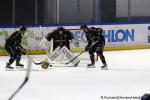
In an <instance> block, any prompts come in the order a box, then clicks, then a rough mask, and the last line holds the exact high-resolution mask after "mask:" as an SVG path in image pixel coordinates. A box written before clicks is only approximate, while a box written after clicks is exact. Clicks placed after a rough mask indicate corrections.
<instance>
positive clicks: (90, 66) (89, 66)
mask: <svg viewBox="0 0 150 100" xmlns="http://www.w3.org/2000/svg"><path fill="white" fill-rule="evenodd" d="M87 68H95V65H93V66H87Z"/></svg>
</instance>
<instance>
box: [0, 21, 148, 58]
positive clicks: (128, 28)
mask: <svg viewBox="0 0 150 100" xmlns="http://www.w3.org/2000/svg"><path fill="white" fill-rule="evenodd" d="M59 26H63V27H65V28H67V29H69V30H70V31H71V32H72V33H73V34H74V36H75V38H76V40H78V42H79V43H80V47H79V48H77V47H75V46H74V45H73V44H72V43H71V50H72V51H76V52H79V51H81V50H83V49H84V47H85V46H86V44H87V41H86V38H85V33H84V32H83V31H81V30H80V25H59ZM59 26H58V25H44V26H42V25H36V26H28V31H27V32H26V34H25V36H24V37H23V40H22V45H23V46H24V47H25V48H26V49H27V50H28V52H29V53H30V54H42V53H45V51H44V50H41V48H40V47H39V43H40V41H41V39H42V37H43V36H45V35H46V34H47V33H49V32H51V31H53V29H56V28H57V27H59ZM88 26H89V27H101V28H103V29H104V31H103V35H104V36H105V41H106V47H105V50H128V49H146V48H150V44H149V43H150V23H130V24H129V23H118V24H116V23H115V24H97V25H88ZM16 30H18V27H17V26H13V27H1V28H0V55H6V52H5V49H4V44H5V39H6V38H7V37H9V36H10V34H12V33H13V32H14V31H16Z"/></svg>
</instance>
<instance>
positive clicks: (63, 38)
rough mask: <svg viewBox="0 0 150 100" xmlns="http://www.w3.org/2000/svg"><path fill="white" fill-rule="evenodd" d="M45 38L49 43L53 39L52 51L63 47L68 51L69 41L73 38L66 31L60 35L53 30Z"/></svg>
mask: <svg viewBox="0 0 150 100" xmlns="http://www.w3.org/2000/svg"><path fill="white" fill-rule="evenodd" d="M46 38H47V40H48V41H50V40H51V39H52V38H53V49H55V48H57V47H58V46H64V45H65V46H66V47H67V48H68V49H70V46H69V41H70V40H72V39H73V38H74V37H73V34H72V33H71V32H70V31H68V30H64V31H63V34H62V35H60V34H59V33H58V31H57V30H55V31H53V32H51V33H48V34H47V36H46Z"/></svg>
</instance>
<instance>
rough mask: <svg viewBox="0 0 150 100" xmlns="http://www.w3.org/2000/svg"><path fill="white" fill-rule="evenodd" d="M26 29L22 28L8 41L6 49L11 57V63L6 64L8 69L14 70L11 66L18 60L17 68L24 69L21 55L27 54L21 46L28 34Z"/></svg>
mask: <svg viewBox="0 0 150 100" xmlns="http://www.w3.org/2000/svg"><path fill="white" fill-rule="evenodd" d="M26 30H27V29H26V27H25V26H21V27H20V29H19V31H15V32H14V33H13V34H11V36H10V37H9V38H8V39H6V44H5V49H6V51H7V52H8V53H9V55H10V59H9V62H8V63H7V64H6V68H8V69H14V68H13V67H11V66H10V65H11V64H12V63H13V62H14V61H15V60H16V66H18V67H19V68H23V66H24V65H23V64H21V63H20V60H21V55H22V54H26V50H25V49H24V48H23V47H22V46H21V40H22V36H23V35H24V33H25V32H26Z"/></svg>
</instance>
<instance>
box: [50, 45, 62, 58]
mask: <svg viewBox="0 0 150 100" xmlns="http://www.w3.org/2000/svg"><path fill="white" fill-rule="evenodd" d="M60 49H61V47H60V46H58V47H57V48H56V49H55V50H54V51H53V52H52V53H50V54H49V55H48V56H49V58H50V60H51V61H54V60H55V59H56V58H57V57H58V56H59V55H60V53H61V52H60Z"/></svg>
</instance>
